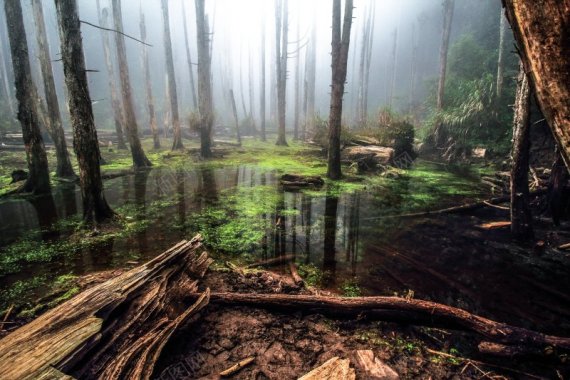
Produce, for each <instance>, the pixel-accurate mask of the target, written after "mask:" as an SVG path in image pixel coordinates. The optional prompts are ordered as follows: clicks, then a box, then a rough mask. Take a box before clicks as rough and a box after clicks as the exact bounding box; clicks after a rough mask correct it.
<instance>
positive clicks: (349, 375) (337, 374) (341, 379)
mask: <svg viewBox="0 0 570 380" xmlns="http://www.w3.org/2000/svg"><path fill="white" fill-rule="evenodd" d="M354 379H356V375H355V373H354V369H353V368H350V360H348V359H341V358H339V357H338V356H335V357H334V358H331V359H329V360H328V361H326V362H325V363H324V364H323V365H321V366H319V367H317V368H315V369H313V370H312V371H311V372H309V373H307V374H306V375H304V376H302V377H300V378H299V379H298V380H354Z"/></svg>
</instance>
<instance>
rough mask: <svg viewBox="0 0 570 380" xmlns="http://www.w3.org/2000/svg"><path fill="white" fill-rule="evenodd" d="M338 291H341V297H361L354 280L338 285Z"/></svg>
mask: <svg viewBox="0 0 570 380" xmlns="http://www.w3.org/2000/svg"><path fill="white" fill-rule="evenodd" d="M340 289H341V291H342V295H343V296H345V297H360V296H361V295H362V291H361V290H360V287H359V286H358V282H357V281H356V279H351V280H347V281H345V282H343V283H342V284H341V285H340Z"/></svg>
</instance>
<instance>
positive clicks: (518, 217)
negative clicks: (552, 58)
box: [511, 63, 533, 240]
mask: <svg viewBox="0 0 570 380" xmlns="http://www.w3.org/2000/svg"><path fill="white" fill-rule="evenodd" d="M517 81H518V85H517V94H516V99H515V116H514V122H513V148H512V151H511V158H512V167H511V232H512V234H513V237H515V238H516V239H517V240H528V239H532V237H533V232H532V215H531V213H530V207H529V189H528V169H529V167H528V161H529V150H530V87H529V84H528V77H527V75H526V73H525V72H524V67H523V65H522V63H521V65H520V70H519V75H518V78H517Z"/></svg>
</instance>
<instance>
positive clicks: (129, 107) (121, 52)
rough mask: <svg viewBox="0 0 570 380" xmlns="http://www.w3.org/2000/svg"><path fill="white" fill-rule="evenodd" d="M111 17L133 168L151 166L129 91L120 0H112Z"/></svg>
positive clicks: (129, 83) (129, 84)
mask: <svg viewBox="0 0 570 380" xmlns="http://www.w3.org/2000/svg"><path fill="white" fill-rule="evenodd" d="M112 3H113V19H114V24H115V30H117V31H118V32H119V33H115V44H116V45H117V59H118V61H119V75H120V77H121V92H122V95H123V108H124V110H125V124H126V127H127V138H128V140H129V145H130V146H131V156H132V157H133V165H134V167H135V168H143V167H149V166H152V164H151V163H150V161H149V159H148V158H147V157H146V155H145V153H144V150H143V148H142V145H141V141H140V139H139V134H138V126H137V119H136V117H135V110H134V107H133V97H132V93H131V82H130V78H129V66H128V64H127V50H126V47H125V37H124V36H123V35H122V34H121V33H122V32H123V16H122V11H121V0H112Z"/></svg>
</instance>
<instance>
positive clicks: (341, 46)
mask: <svg viewBox="0 0 570 380" xmlns="http://www.w3.org/2000/svg"><path fill="white" fill-rule="evenodd" d="M340 3H341V2H340V0H334V1H333V28H332V65H331V68H332V86H331V87H332V90H331V106H330V115H329V149H328V168H327V176H328V177H329V178H330V179H340V178H341V177H342V173H341V167H340V134H341V124H342V98H343V96H344V85H345V82H346V71H347V63H348V50H349V46H350V29H351V26H352V10H353V6H352V0H346V3H345V9H344V25H343V26H342V29H341V6H340Z"/></svg>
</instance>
